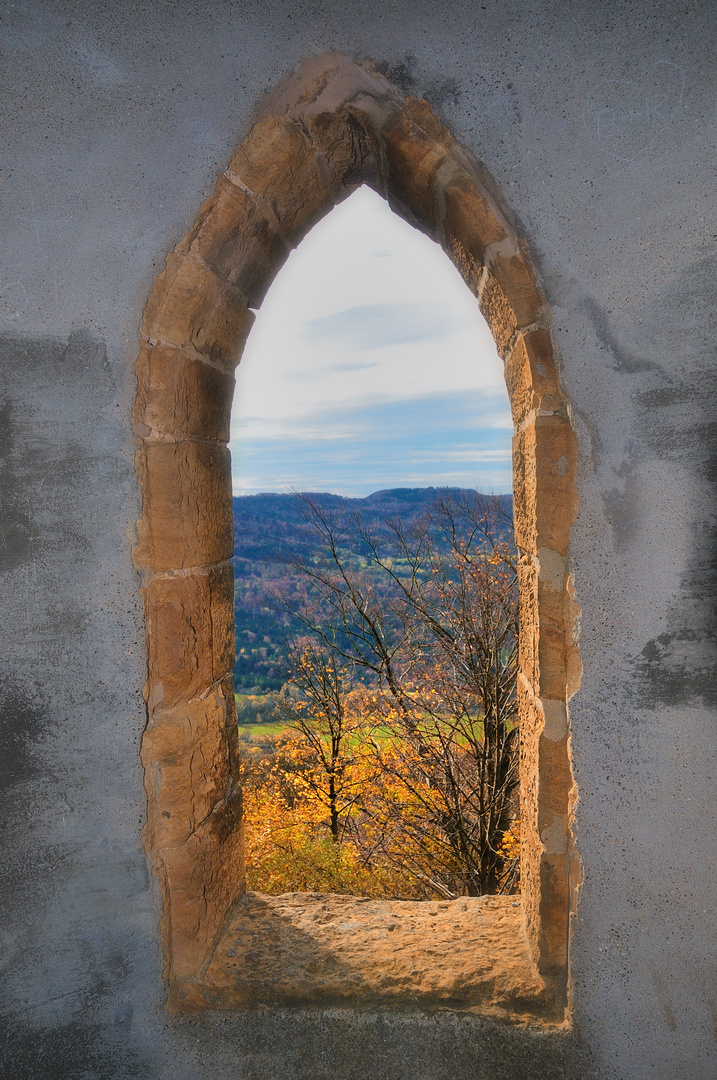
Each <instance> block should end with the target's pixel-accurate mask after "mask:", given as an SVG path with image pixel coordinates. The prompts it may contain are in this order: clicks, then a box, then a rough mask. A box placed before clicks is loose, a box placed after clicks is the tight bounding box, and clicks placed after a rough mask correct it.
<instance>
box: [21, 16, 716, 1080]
mask: <svg viewBox="0 0 717 1080" xmlns="http://www.w3.org/2000/svg"><path fill="white" fill-rule="evenodd" d="M715 22H716V20H715V17H714V7H713V5H712V4H711V3H709V0H705V2H704V3H697V2H695V0H687V2H686V3H681V4H678V3H676V2H674V3H673V2H670V0H658V2H657V3H647V2H645V3H643V4H635V5H628V4H624V3H617V2H607V3H602V4H599V5H598V4H594V3H593V2H592V0H577V2H574V3H571V4H570V5H567V4H562V3H550V2H548V0H535V2H533V3H530V4H528V3H525V2H523V0H506V2H503V3H500V4H498V3H496V2H495V0H485V3H480V2H472V0H471V2H468V3H460V4H458V3H451V2H448V0H444V3H442V4H440V3H426V2H424V3H422V4H420V3H416V2H411V3H409V2H408V0H398V2H396V3H394V4H391V5H387V6H386V7H385V8H383V9H378V8H377V7H376V6H375V5H369V4H364V3H360V4H355V5H353V6H351V5H338V4H332V3H330V2H328V0H311V2H306V3H299V2H293V0H286V2H284V3H281V2H277V0H262V2H261V3H258V2H256V3H255V2H249V3H242V4H236V5H232V4H229V3H222V2H220V0H204V2H202V3H197V4H196V5H194V4H192V3H189V2H186V0H179V2H178V3H176V4H171V3H169V2H166V3H164V2H160V3H153V4H147V5H145V6H141V5H139V4H137V3H136V2H133V3H129V2H127V0H119V2H116V3H113V4H106V5H103V6H102V7H101V8H100V9H99V10H98V6H97V5H96V4H89V3H85V2H82V0H80V2H77V3H71V2H65V3H60V2H55V3H52V4H45V5H43V4H39V3H36V2H34V0H25V2H23V3H22V4H18V5H16V6H11V5H8V6H7V7H6V8H5V10H4V11H3V13H2V16H0V27H2V33H1V34H0V38H1V40H2V47H3V48H4V50H5V57H4V59H3V63H2V79H3V84H4V96H5V102H4V109H3V110H2V121H1V128H0V147H1V148H2V166H1V168H2V182H3V192H4V206H3V209H4V213H3V216H2V226H1V227H2V230H3V242H2V245H1V247H0V316H1V317H2V328H1V329H2V352H1V356H2V364H1V367H0V417H1V427H0V455H1V456H0V488H1V494H2V499H3V515H2V532H1V533H0V571H1V573H0V589H1V590H2V597H3V600H4V602H5V611H6V614H5V617H4V621H3V634H2V655H3V664H2V669H3V670H2V682H1V683H0V732H1V737H2V743H3V746H2V754H1V757H0V787H1V791H2V801H3V808H4V811H5V813H4V819H5V824H4V827H3V830H2V832H1V833H0V844H2V849H3V850H2V856H1V858H0V874H2V905H3V915H2V921H1V922H0V942H1V945H2V954H1V955H2V967H3V976H4V978H3V1000H2V1005H1V1015H2V1026H3V1028H4V1029H5V1031H4V1039H3V1047H4V1048H3V1051H2V1052H1V1053H2V1054H3V1055H4V1062H3V1068H2V1074H3V1075H6V1076H8V1077H12V1078H13V1080H24V1078H28V1080H45V1078H50V1077H52V1078H53V1080H70V1078H73V1080H74V1078H80V1077H81V1078H83V1080H84V1078H87V1080H95V1078H97V1080H99V1078H108V1080H109V1078H112V1080H115V1078H116V1080H124V1078H129V1077H139V1078H142V1080H144V1078H147V1080H149V1078H152V1080H185V1078H186V1080H195V1078H197V1080H198V1078H200V1077H201V1078H208V1080H215V1078H216V1080H229V1078H230V1077H231V1078H234V1077H242V1078H244V1077H246V1078H252V1080H253V1078H256V1080H259V1078H261V1080H263V1078H267V1080H268V1078H272V1080H273V1078H279V1077H281V1078H282V1080H289V1078H293V1077H296V1078H302V1080H303V1078H309V1077H312V1078H314V1077H329V1076H330V1077H332V1078H334V1080H343V1078H347V1080H348V1078H351V1080H364V1078H369V1077H370V1078H372V1080H373V1078H376V1080H403V1078H404V1077H405V1078H408V1077H415V1076H420V1077H421V1080H433V1078H435V1080H439V1078H440V1080H444V1078H446V1080H447V1078H448V1077H451V1078H455V1080H462V1078H466V1080H467V1078H476V1080H477V1078H479V1077H488V1076H490V1077H500V1078H503V1077H505V1078H514V1077H515V1078H517V1077H521V1078H524V1077H539V1076H548V1077H551V1078H553V1077H570V1078H576V1080H577V1078H580V1080H582V1078H588V1077H598V1078H600V1080H603V1078H605V1080H608V1078H610V1080H612V1078H620V1080H622V1078H625V1080H627V1078H630V1080H642V1078H643V1077H651V1078H665V1080H668V1078H669V1080H673V1078H680V1077H686V1078H689V1080H702V1078H705V1080H707V1078H711V1077H713V1076H714V1075H715V1074H716V1073H717V1045H716V1042H715V1040H716V1035H715V1028H716V1027H717V977H716V965H715V956H714V941H715V929H716V927H715V921H716V920H715V913H714V869H713V868H714V865H715V850H714V849H715V842H714V827H713V813H714V794H715V770H716V769H717V761H716V760H715V756H716V740H715V704H716V701H715V698H716V697H717V692H716V691H715V686H717V683H716V682H715V679H714V676H713V675H712V670H713V662H714V655H715V638H714V613H713V607H714V599H715V541H714V499H713V495H714V484H715V479H716V477H715V466H714V458H715V449H716V448H715V428H714V419H713V418H714V415H715V400H714V398H715V388H716V387H715V365H714V345H713V338H714V334H715V331H716V330H717V288H716V286H715V281H716V280H717V276H716V275H715V239H716V238H717V222H716V221H715V200H714V179H715V177H714V146H715V144H716V142H717V140H716V138H715V134H716V133H715V130H714V126H715V125H714V100H715V85H714V84H715V66H714V60H713V58H714V50H715V40H714V39H715ZM328 49H340V50H343V51H345V52H347V53H350V54H353V55H358V56H361V55H366V56H370V57H372V58H373V59H374V60H376V61H378V62H383V63H385V64H386V65H387V66H388V68H389V69H390V70H391V71H392V73H393V75H394V77H395V78H396V79H398V80H399V81H400V82H401V83H402V85H403V86H404V88H405V89H407V90H410V91H411V92H413V93H415V94H423V95H425V96H426V97H427V98H428V99H429V100H430V101H431V103H432V104H433V105H434V107H435V108H436V110H437V111H438V112H439V113H440V114H441V115H442V117H443V119H444V120H445V122H446V123H447V124H448V125H449V126H450V128H451V130H452V132H453V134H454V135H455V136H456V138H458V139H459V140H461V141H462V142H464V143H466V144H467V145H469V146H470V147H471V148H472V149H473V150H474V151H475V152H476V153H477V154H478V156H479V157H480V158H482V159H483V160H484V161H485V163H486V165H487V166H488V168H489V169H490V170H491V172H492V173H493V175H494V176H495V177H496V179H497V181H498V182H499V184H500V185H501V186H502V188H503V191H504V193H505V195H506V197H507V199H508V201H509V202H510V204H511V206H512V209H513V210H514V212H515V213H516V215H517V216H518V218H519V220H520V223H521V226H522V229H523V232H524V234H525V235H526V236H527V237H528V238H529V240H530V242H531V244H532V250H533V255H534V257H535V260H536V262H537V264H538V266H539V269H540V272H541V275H542V282H543V285H544V288H545V290H546V294H547V298H548V302H549V304H550V305H551V307H552V310H553V312H554V313H555V316H556V323H555V326H554V337H555V340H556V342H557V344H558V347H559V349H560V352H561V356H562V365H563V366H562V379H563V386H564V389H565V391H566V393H567V394H568V395H569V397H570V399H571V401H572V405H573V409H574V413H575V420H576V426H577V429H578V432H579V435H580V439H581V454H582V465H581V473H580V476H579V490H580V495H581V500H582V506H581V512H580V515H579V518H578V522H577V525H576V527H575V529H574V533H573V536H574V544H573V547H574V557H575V573H576V581H577V587H578V593H579V601H580V603H581V606H582V609H583V620H582V638H581V647H582V655H583V661H584V664H585V674H584V677H583V682H582V686H581V689H580V692H579V694H578V696H577V697H576V698H575V699H574V700H573V703H572V717H573V756H574V768H575V772H576V777H577V781H578V784H579V788H580V804H579V809H578V819H577V833H578V843H579V847H580V854H581V856H582V859H583V863H584V872H585V884H584V886H583V890H582V896H581V902H580V906H579V914H578V919H577V925H576V933H575V940H574V952H573V974H574V984H575V986H574V1000H575V1024H574V1030H573V1032H572V1033H566V1034H562V1035H533V1034H530V1033H527V1032H523V1031H519V1030H516V1029H509V1030H506V1029H502V1028H500V1027H496V1026H494V1025H491V1024H489V1023H487V1022H485V1021H479V1020H476V1019H472V1018H471V1017H455V1016H451V1015H450V1014H437V1015H434V1016H430V1017H423V1016H421V1015H418V1014H401V1015H397V1014H385V1015H381V1014H375V1015H374V1014H368V1013H352V1012H350V1011H345V1012H339V1011H336V1012H333V1013H330V1014H329V1013H320V1012H315V1013H311V1012H300V1011H297V1012H285V1013H281V1014H275V1013H271V1012H269V1013H267V1012H264V1013H259V1014H247V1015H237V1016H231V1015H211V1014H208V1015H205V1016H202V1017H199V1018H195V1019H191V1018H187V1017H179V1018H177V1017H170V1016H169V1015H168V1014H167V1013H166V1012H165V1010H164V1007H163V1000H164V991H163V986H162V982H161V958H160V954H159V944H158V936H157V922H158V900H157V895H156V890H155V887H154V884H153V881H151V880H150V877H149V875H148V872H147V868H146V862H145V858H144V855H143V853H142V849H141V845H140V829H141V826H142V823H143V819H144V813H145V800H144V795H143V791H142V783H141V780H142V777H141V769H140V764H139V759H138V742H139V736H140V733H141V729H142V725H143V719H144V717H143V702H142V698H141V686H142V683H143V681H144V675H145V670H144V668H145V655H144V637H143V634H144V631H143V627H142V623H141V611H140V607H139V602H138V583H137V580H136V576H135V573H134V571H133V568H132V563H131V559H130V548H131V545H132V543H133V542H134V522H135V521H136V519H137V516H138V511H139V504H138V493H137V487H136V480H135V474H134V467H133V453H134V446H133V441H132V437H131V433H130V408H131V402H132V397H133V394H134V378H133V375H132V365H133V362H134V359H135V356H136V352H137V329H138V326H139V321H140V315H141V310H142V307H143V304H144V302H145V299H146V297H147V294H148V292H149V290H150V288H151V284H152V282H153V280H154V277H155V276H156V274H157V272H158V270H159V268H160V267H161V264H162V262H163V260H164V258H165V255H166V253H167V252H168V251H169V250H170V249H171V247H172V246H173V245H174V243H175V242H176V241H177V240H178V239H179V237H180V236H181V235H182V234H183V233H184V232H185V231H186V229H187V228H188V226H189V224H190V223H191V221H192V220H193V219H194V216H195V214H196V211H197V209H198V207H199V205H200V203H201V201H202V199H203V198H204V197H205V196H206V195H207V194H208V192H209V191H210V189H211V187H212V185H213V180H214V177H215V174H216V173H217V171H218V170H219V169H220V168H223V167H224V166H225V165H226V163H227V162H228V160H229V157H230V156H231V153H232V151H233V150H234V148H235V146H236V145H237V144H238V142H239V141H240V138H241V137H242V136H243V135H244V134H245V132H246V127H247V123H248V118H249V115H250V113H251V112H252V111H253V109H254V107H255V104H256V102H257V100H258V98H259V97H260V96H261V94H262V92H263V91H264V90H265V89H267V88H271V87H272V86H273V85H275V84H276V82H277V81H278V80H279V79H280V78H281V77H282V76H283V75H284V74H286V73H287V72H288V71H289V70H291V68H292V67H293V66H294V64H295V63H296V62H297V61H298V60H299V59H300V58H302V57H303V56H306V55H310V54H311V53H314V52H323V51H326V50H328Z"/></svg>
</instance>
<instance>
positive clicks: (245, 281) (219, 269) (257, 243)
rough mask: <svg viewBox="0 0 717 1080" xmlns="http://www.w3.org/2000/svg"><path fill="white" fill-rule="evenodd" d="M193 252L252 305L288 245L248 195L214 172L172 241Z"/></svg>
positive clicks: (182, 250) (183, 251) (184, 251)
mask: <svg viewBox="0 0 717 1080" xmlns="http://www.w3.org/2000/svg"><path fill="white" fill-rule="evenodd" d="M176 250H177V252H179V253H181V254H192V255H196V256H198V257H199V258H200V259H202V260H203V261H204V262H206V263H208V265H209V266H210V267H211V268H212V269H213V270H214V271H215V272H216V274H217V275H218V276H219V277H220V278H222V279H223V280H224V281H227V282H228V283H229V284H230V285H232V286H233V287H234V288H236V289H238V290H239V291H240V292H242V293H243V294H244V296H246V297H247V299H248V301H249V304H250V305H251V307H258V306H259V305H260V304H261V302H262V300H263V299H264V296H265V294H266V290H267V289H268V287H269V285H270V284H271V282H272V281H273V279H274V276H275V275H276V273H277V271H278V270H279V269H280V268H281V266H282V265H283V263H284V261H285V259H286V257H287V255H288V249H287V247H286V245H285V244H284V242H283V240H282V239H281V238H280V237H279V236H278V235H277V234H276V232H275V231H274V230H273V229H272V228H271V226H270V224H269V222H268V221H267V219H266V218H265V217H264V215H263V214H262V213H261V211H260V210H259V208H258V207H257V205H256V202H255V201H254V199H252V197H251V196H250V195H248V194H247V193H246V192H245V191H243V190H242V189H241V188H240V187H237V185H236V184H233V183H232V182H231V181H230V180H228V179H227V177H226V176H220V177H219V178H218V180H217V185H216V187H215V189H214V191H213V193H212V194H211V195H210V196H209V198H208V199H207V200H206V202H205V203H204V205H203V206H202V208H201V210H200V211H199V214H198V215H197V219H196V221H195V222H194V225H193V226H192V228H191V229H190V230H189V232H188V233H187V235H186V236H185V237H184V239H183V240H182V242H181V244H179V245H178V247H177V249H176Z"/></svg>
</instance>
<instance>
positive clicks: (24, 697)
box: [0, 676, 45, 791]
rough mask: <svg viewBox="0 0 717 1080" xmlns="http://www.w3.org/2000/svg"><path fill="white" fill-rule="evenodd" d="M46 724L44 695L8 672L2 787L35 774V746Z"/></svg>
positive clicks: (0, 688) (2, 681) (0, 713)
mask: <svg viewBox="0 0 717 1080" xmlns="http://www.w3.org/2000/svg"><path fill="white" fill-rule="evenodd" d="M44 727H45V709H44V702H43V701H42V700H41V698H40V697H39V696H36V695H31V694H30V693H29V692H28V690H26V689H24V688H23V687H21V686H20V685H19V684H18V683H16V682H15V681H14V680H12V679H10V678H8V677H7V676H6V677H3V678H0V791H5V790H6V789H7V788H8V787H10V786H11V785H13V784H14V783H16V782H18V781H24V780H29V779H31V777H32V776H33V775H34V774H35V772H36V770H37V766H36V763H35V760H34V758H33V746H34V743H35V741H36V740H37V739H38V737H39V736H40V735H41V734H42V732H43V730H44Z"/></svg>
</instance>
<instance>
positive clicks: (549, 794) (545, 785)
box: [538, 735, 573, 850]
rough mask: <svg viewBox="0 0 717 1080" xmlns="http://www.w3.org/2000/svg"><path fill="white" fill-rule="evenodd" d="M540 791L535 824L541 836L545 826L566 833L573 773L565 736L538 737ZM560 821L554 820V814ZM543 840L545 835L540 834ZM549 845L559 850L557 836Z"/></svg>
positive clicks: (559, 842)
mask: <svg viewBox="0 0 717 1080" xmlns="http://www.w3.org/2000/svg"><path fill="white" fill-rule="evenodd" d="M539 770H540V790H539V793H538V827H539V829H540V832H541V835H542V833H543V832H544V830H545V829H549V828H551V827H558V826H559V830H560V835H562V836H565V835H567V833H566V829H567V824H566V823H567V816H568V800H569V797H570V792H571V790H572V782H573V781H572V774H571V771H570V757H569V755H568V738H567V735H566V736H565V738H563V739H561V740H560V741H559V742H555V741H553V740H552V739H546V738H541V739H540V761H539ZM556 814H557V815H558V816H559V820H557V821H554V819H553V815H556ZM543 840H544V842H545V837H543ZM551 846H552V847H553V848H554V849H556V850H557V849H562V848H563V847H565V850H567V846H566V845H564V843H563V841H562V840H561V839H560V836H556V837H554V840H553V843H552V844H551Z"/></svg>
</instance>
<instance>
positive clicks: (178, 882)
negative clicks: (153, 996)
mask: <svg viewBox="0 0 717 1080" xmlns="http://www.w3.org/2000/svg"><path fill="white" fill-rule="evenodd" d="M241 809H242V798H241V791H240V790H239V789H234V790H232V791H231V792H230V794H229V795H228V797H227V798H226V799H224V800H222V801H221V802H220V803H218V804H217V806H216V807H215V808H214V810H213V811H212V813H211V814H210V815H209V817H208V818H206V819H205V820H204V821H203V822H201V824H200V825H198V826H197V828H196V830H195V831H194V832H193V833H192V834H191V836H189V837H188V839H187V841H186V842H185V843H183V844H179V845H177V846H176V847H169V848H164V849H163V850H162V852H161V863H160V864H159V874H158V876H159V878H160V884H161V885H162V887H163V891H164V895H165V898H166V899H165V905H164V911H163V919H162V924H163V925H162V929H163V935H164V940H165V949H166V955H167V956H168V959H169V964H168V967H171V973H172V976H173V978H174V979H177V980H181V979H183V978H186V977H189V976H193V975H195V974H196V973H197V972H198V970H199V968H200V967H201V966H202V964H203V963H204V961H205V960H206V958H207V956H208V955H209V954H210V952H211V950H212V947H213V945H214V943H215V941H216V938H217V935H218V933H219V931H220V930H221V929H222V926H223V924H224V920H225V918H226V913H227V911H228V909H229V908H230V907H231V906H232V904H233V903H234V901H235V900H236V898H237V896H239V895H240V894H241V893H242V892H243V890H244V830H243V826H242V822H241ZM170 1007H171V998H170Z"/></svg>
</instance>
